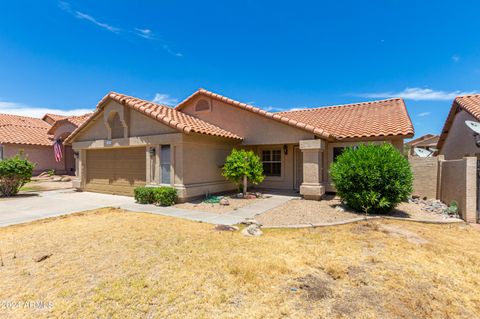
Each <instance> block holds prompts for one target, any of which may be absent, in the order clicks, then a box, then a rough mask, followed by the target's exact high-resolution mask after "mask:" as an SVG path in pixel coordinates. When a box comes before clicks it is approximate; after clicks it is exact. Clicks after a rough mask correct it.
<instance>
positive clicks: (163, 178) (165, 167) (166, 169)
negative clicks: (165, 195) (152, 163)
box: [160, 145, 171, 184]
mask: <svg viewBox="0 0 480 319" xmlns="http://www.w3.org/2000/svg"><path fill="white" fill-rule="evenodd" d="M170 182H171V181H170V145H161V146H160V183H162V184H170Z"/></svg>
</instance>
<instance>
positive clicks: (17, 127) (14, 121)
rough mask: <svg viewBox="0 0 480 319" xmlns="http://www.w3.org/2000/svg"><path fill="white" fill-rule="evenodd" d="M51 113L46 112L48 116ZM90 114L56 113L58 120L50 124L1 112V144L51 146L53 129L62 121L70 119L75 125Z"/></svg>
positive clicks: (37, 119) (41, 120)
mask: <svg viewBox="0 0 480 319" xmlns="http://www.w3.org/2000/svg"><path fill="white" fill-rule="evenodd" d="M47 115H48V116H50V117H51V118H53V117H52V116H51V114H46V115H45V116H44V117H43V119H45V117H46V116H47ZM89 115H90V114H85V115H81V116H62V115H54V116H55V118H57V119H59V120H57V121H56V122H55V123H54V125H53V126H52V125H50V124H49V123H48V122H46V120H43V119H39V118H34V117H28V116H19V115H11V114H0V144H26V145H42V146H51V145H52V144H53V136H52V134H51V133H52V132H53V131H52V129H53V128H54V127H57V126H58V125H57V123H59V125H60V124H61V123H62V122H65V121H68V122H70V123H72V124H73V125H75V126H78V125H80V124H79V123H83V122H84V121H85V120H86V119H87V118H88V116H89ZM56 125H57V126H56Z"/></svg>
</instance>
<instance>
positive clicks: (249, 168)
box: [222, 149, 265, 194]
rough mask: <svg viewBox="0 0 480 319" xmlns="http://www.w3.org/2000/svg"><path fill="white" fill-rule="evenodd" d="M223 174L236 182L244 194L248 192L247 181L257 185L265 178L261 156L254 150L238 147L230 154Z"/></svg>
mask: <svg viewBox="0 0 480 319" xmlns="http://www.w3.org/2000/svg"><path fill="white" fill-rule="evenodd" d="M222 175H223V176H224V177H225V178H226V179H227V180H229V181H231V182H234V183H236V184H237V185H238V188H239V189H241V190H243V193H244V194H246V193H247V181H249V182H250V183H252V184H254V185H257V184H258V183H261V182H262V181H263V180H264V178H265V176H264V175H263V164H262V161H261V160H260V157H258V155H257V154H255V153H254V152H252V151H245V150H237V149H233V150H232V153H230V155H228V157H227V159H226V161H225V165H224V166H223V170H222Z"/></svg>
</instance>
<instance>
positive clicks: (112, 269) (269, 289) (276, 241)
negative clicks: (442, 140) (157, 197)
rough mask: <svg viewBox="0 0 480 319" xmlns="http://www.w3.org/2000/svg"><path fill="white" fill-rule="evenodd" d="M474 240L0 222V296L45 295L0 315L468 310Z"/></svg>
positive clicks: (364, 229) (417, 314)
mask: <svg viewBox="0 0 480 319" xmlns="http://www.w3.org/2000/svg"><path fill="white" fill-rule="evenodd" d="M385 225H386V226H387V227H386V228H385V227H384V226H385ZM399 229H403V230H404V231H399ZM391 232H394V234H393V235H392V234H391ZM413 234H415V236H418V237H419V238H422V239H424V240H425V241H421V242H411V241H408V237H409V236H410V237H411V236H414V235H413ZM479 242H480V232H479V231H478V230H474V229H473V228H471V227H469V226H462V225H426V224H415V223H402V222H394V221H382V222H379V221H375V222H368V223H359V224H351V225H344V226H337V227H329V228H319V229H303V230H280V229H278V230H266V231H265V234H264V236H262V237H258V238H247V237H243V236H242V235H241V234H240V233H239V232H219V231H214V230H213V226H212V225H208V224H201V223H193V222H188V221H184V220H180V219H174V218H167V217H162V216H156V215H149V214H133V213H125V212H122V211H119V210H114V209H103V210H99V211H95V212H89V213H86V214H77V215H74V216H69V217H64V218H56V219H52V220H49V221H40V222H34V223H30V224H26V225H19V226H11V227H7V228H2V229H0V250H1V256H2V258H3V261H4V266H3V267H0V273H1V280H0V301H2V302H5V301H12V302H22V301H35V300H39V301H45V302H53V307H52V308H51V309H46V310H33V309H26V308H24V307H20V308H17V309H12V310H5V308H4V307H2V308H0V316H3V315H5V316H8V317H16V318H27V317H35V318H38V317H62V318H91V317H101V318H105V317H108V318H151V317H169V318H193V317H195V318H215V317H218V318H239V317H251V318H280V317H288V318H305V317H309V318H347V317H355V318H475V317H476V316H477V315H478V313H480V295H479V293H478V292H479V291H480V272H479V271H478V265H479V264H480V250H479V249H478V243H479ZM47 254H52V255H51V256H50V257H49V258H47V259H45V260H44V261H41V262H35V261H34V259H35V258H38V257H40V256H43V255H47ZM14 256H15V258H14Z"/></svg>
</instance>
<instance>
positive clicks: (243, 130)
mask: <svg viewBox="0 0 480 319" xmlns="http://www.w3.org/2000/svg"><path fill="white" fill-rule="evenodd" d="M202 98H203V97H202ZM205 99H207V98H205ZM207 100H209V101H210V103H211V111H210V112H200V113H195V103H196V102H197V99H196V100H192V101H191V102H190V103H189V104H187V105H186V106H184V108H182V112H185V113H187V114H191V115H193V116H196V117H198V118H201V119H203V120H205V121H207V122H210V123H212V124H215V125H218V126H220V127H222V128H224V129H226V130H229V131H231V132H233V133H236V134H238V135H239V136H242V137H244V141H243V145H260V144H262V145H265V144H289V143H298V141H299V140H303V139H313V138H314V135H313V134H311V133H308V132H306V131H303V130H300V129H297V128H294V127H291V126H289V125H287V124H283V123H280V122H277V121H275V120H272V119H268V118H265V117H263V116H261V115H258V114H255V113H252V112H249V111H246V110H242V109H240V108H238V107H235V106H232V105H230V104H226V103H223V102H220V101H217V100H214V99H207Z"/></svg>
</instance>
